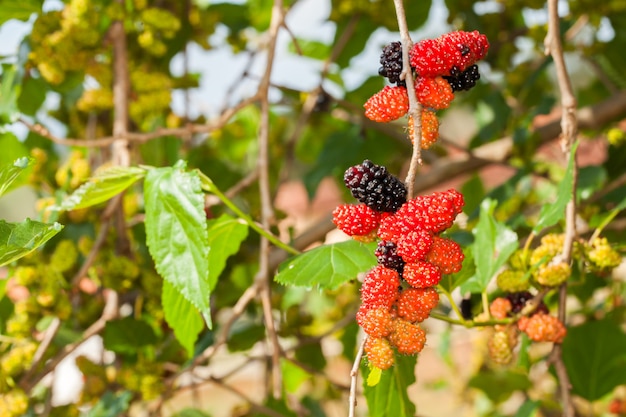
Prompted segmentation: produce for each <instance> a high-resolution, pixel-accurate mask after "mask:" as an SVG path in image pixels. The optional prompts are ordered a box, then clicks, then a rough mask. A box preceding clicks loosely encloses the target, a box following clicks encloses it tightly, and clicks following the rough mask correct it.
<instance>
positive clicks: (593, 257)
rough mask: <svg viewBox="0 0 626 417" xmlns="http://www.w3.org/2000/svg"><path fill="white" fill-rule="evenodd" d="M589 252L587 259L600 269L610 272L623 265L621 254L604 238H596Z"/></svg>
mask: <svg viewBox="0 0 626 417" xmlns="http://www.w3.org/2000/svg"><path fill="white" fill-rule="evenodd" d="M587 250H588V251H587V258H588V259H589V260H590V261H591V262H592V264H593V266H595V267H596V268H598V269H602V270H607V269H609V270H610V269H613V268H616V267H617V266H618V265H619V264H620V263H622V257H621V256H620V254H619V253H617V252H616V251H615V250H614V249H613V248H612V247H611V245H610V244H609V242H608V240H606V238H604V237H602V238H600V237H598V238H595V239H594V240H593V242H591V247H590V248H588V249H587Z"/></svg>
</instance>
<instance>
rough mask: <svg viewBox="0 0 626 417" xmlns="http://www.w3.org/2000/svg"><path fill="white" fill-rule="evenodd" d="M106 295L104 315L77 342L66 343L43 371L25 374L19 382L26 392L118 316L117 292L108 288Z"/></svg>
mask: <svg viewBox="0 0 626 417" xmlns="http://www.w3.org/2000/svg"><path fill="white" fill-rule="evenodd" d="M104 296H105V305H104V310H103V311H102V315H101V316H100V318H99V319H98V320H96V321H95V322H94V323H93V324H92V325H91V326H89V327H88V328H87V329H86V330H85V331H84V332H83V335H82V337H81V338H80V340H78V341H77V342H74V343H70V344H68V345H65V346H64V347H63V349H61V351H60V352H59V353H57V354H56V356H55V357H54V358H52V359H50V360H49V361H48V362H46V365H45V367H44V368H43V370H42V371H41V372H38V373H37V374H36V375H34V376H32V375H31V376H29V377H28V378H27V375H24V377H22V379H21V380H20V382H19V385H20V387H21V388H22V389H23V390H24V391H25V392H30V390H31V389H33V388H34V387H35V385H37V384H38V383H39V381H41V380H42V379H43V378H44V377H45V376H46V375H48V374H49V373H50V372H52V371H54V369H55V368H56V367H57V365H58V364H59V363H60V362H61V361H62V360H63V359H65V358H66V357H67V356H68V355H69V354H71V353H72V352H74V351H75V350H76V349H77V348H78V347H79V346H80V345H82V344H83V343H85V341H86V340H87V339H89V338H90V337H92V336H95V335H97V334H98V333H100V332H101V331H103V330H104V326H105V325H106V323H107V322H108V321H110V320H112V319H114V318H116V317H117V314H118V300H119V298H118V295H117V292H115V291H113V290H108V291H106V292H105V293H104Z"/></svg>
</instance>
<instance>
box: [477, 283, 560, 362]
mask: <svg viewBox="0 0 626 417" xmlns="http://www.w3.org/2000/svg"><path fill="white" fill-rule="evenodd" d="M533 297H534V296H533V294H531V293H530V292H528V291H519V292H514V293H510V294H508V295H507V296H506V297H498V298H496V299H494V300H493V301H492V302H491V304H490V305H489V312H490V313H491V316H492V317H493V318H495V319H505V318H510V317H514V316H515V315H517V314H519V313H521V312H522V310H523V309H524V307H526V305H527V303H528V302H529V301H530V300H532V299H533ZM520 331H522V332H524V333H526V334H527V335H528V337H529V338H530V339H531V340H533V341H535V342H554V343H561V342H562V341H563V338H564V337H565V334H566V333H567V330H566V328H565V325H564V324H563V323H562V322H561V321H560V320H559V319H558V318H556V317H554V316H551V315H550V314H549V311H548V307H547V306H546V305H545V304H544V302H543V301H541V302H540V303H539V305H538V306H537V307H536V308H535V309H534V311H533V312H532V313H531V314H530V315H529V316H523V317H521V318H520V319H519V320H518V321H517V324H516V325H508V326H495V332H494V333H493V334H492V335H491V338H490V339H489V342H488V348H489V356H490V357H491V359H492V360H493V361H494V362H495V363H498V364H501V365H506V364H508V363H510V361H511V360H512V359H513V349H514V348H515V346H516V345H517V336H518V334H519V332H520ZM505 335H506V337H505Z"/></svg>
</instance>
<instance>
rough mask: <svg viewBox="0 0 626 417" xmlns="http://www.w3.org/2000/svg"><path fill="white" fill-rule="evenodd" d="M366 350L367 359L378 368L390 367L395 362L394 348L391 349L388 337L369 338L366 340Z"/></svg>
mask: <svg viewBox="0 0 626 417" xmlns="http://www.w3.org/2000/svg"><path fill="white" fill-rule="evenodd" d="M364 351H365V354H366V355H367V360H368V361H369V362H370V363H371V364H372V366H374V367H376V368H378V369H382V370H385V369H389V368H391V367H392V366H393V364H394V362H395V359H394V355H393V349H391V346H390V345H389V342H388V341H387V339H381V338H375V337H370V338H368V339H367V340H366V341H365V346H364Z"/></svg>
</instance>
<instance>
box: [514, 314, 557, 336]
mask: <svg viewBox="0 0 626 417" xmlns="http://www.w3.org/2000/svg"><path fill="white" fill-rule="evenodd" d="M517 326H518V327H519V329H520V330H521V331H523V332H525V333H526V334H527V335H528V337H530V338H531V339H532V340H534V341H535V342H554V343H561V342H562V341H563V338H564V337H565V335H566V334H567V330H566V329H565V326H564V325H563V323H561V321H560V320H559V319H558V318H556V317H554V316H551V315H549V314H545V313H537V314H534V315H532V316H531V317H522V318H521V319H520V320H519V321H518V323H517Z"/></svg>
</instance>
